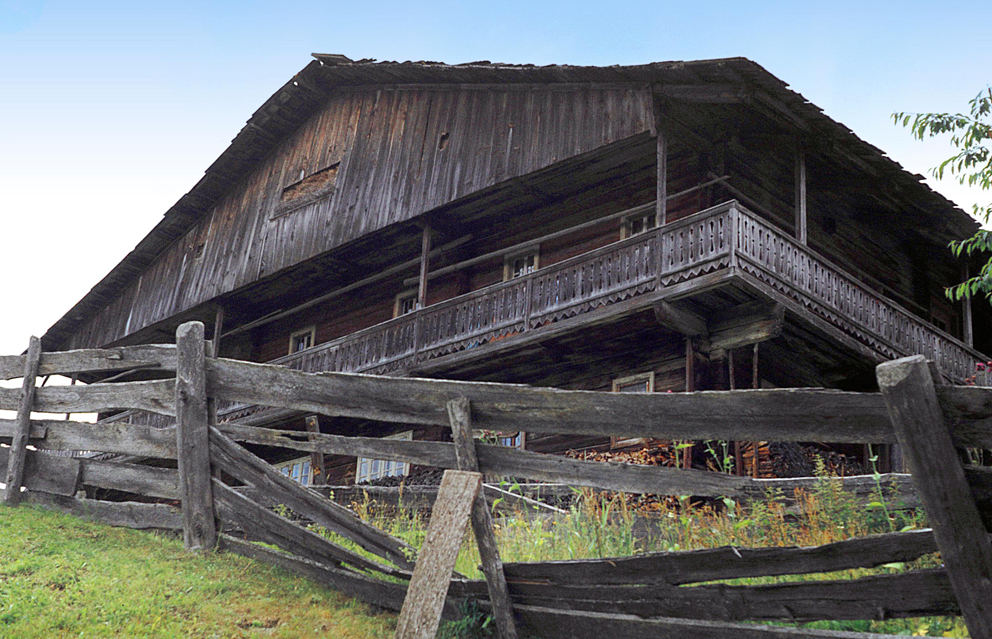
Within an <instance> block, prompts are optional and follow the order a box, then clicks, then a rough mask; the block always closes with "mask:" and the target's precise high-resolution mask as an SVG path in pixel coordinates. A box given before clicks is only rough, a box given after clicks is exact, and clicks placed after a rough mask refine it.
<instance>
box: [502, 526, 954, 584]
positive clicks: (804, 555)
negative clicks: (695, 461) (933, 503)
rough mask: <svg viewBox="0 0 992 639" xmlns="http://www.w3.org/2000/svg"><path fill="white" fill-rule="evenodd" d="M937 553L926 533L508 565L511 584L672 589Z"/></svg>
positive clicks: (507, 569)
mask: <svg viewBox="0 0 992 639" xmlns="http://www.w3.org/2000/svg"><path fill="white" fill-rule="evenodd" d="M936 551H937V544H936V542H935V541H934V538H933V533H932V532H931V531H930V530H929V529H927V530H914V531H909V532H901V533H891V534H887V535H876V536H871V537H861V538H857V539H850V540H847V541H840V542H837V543H833V544H825V545H822V546H812V547H806V548H797V547H787V548H736V547H734V548H732V547H729V546H727V547H723V548H710V549H705V550H691V551H685V552H662V553H648V554H644V555H637V556H635V557H613V558H607V559H576V560H570V561H548V562H540V563H507V564H504V566H503V569H504V570H505V572H506V578H507V580H508V581H522V582H544V583H548V584H563V585H575V584H668V585H672V586H675V585H680V584H691V583H698V582H702V581H716V580H721V579H740V578H744V577H769V576H780V575H797V574H806V573H815V572H831V571H836V570H847V569H851V568H870V567H874V566H881V565H883V564H887V563H893V562H900V561H912V560H914V559H917V558H919V557H921V556H923V555H925V554H927V553H932V552H936Z"/></svg>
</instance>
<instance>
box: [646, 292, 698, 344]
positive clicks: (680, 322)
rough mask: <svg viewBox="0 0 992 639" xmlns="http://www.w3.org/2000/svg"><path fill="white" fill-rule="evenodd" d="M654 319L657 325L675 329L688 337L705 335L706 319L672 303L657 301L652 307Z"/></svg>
mask: <svg viewBox="0 0 992 639" xmlns="http://www.w3.org/2000/svg"><path fill="white" fill-rule="evenodd" d="M654 318H655V319H656V320H658V323H659V324H661V325H663V326H667V327H669V328H672V329H675V330H676V331H678V332H679V333H682V334H683V335H686V336H688V337H697V336H700V335H703V336H705V335H707V334H708V333H709V329H708V328H707V326H706V319H705V318H703V317H700V316H699V315H696V314H695V313H693V312H691V311H688V310H686V309H685V308H683V307H681V306H679V305H677V304H675V303H673V302H666V301H665V300H659V301H658V302H656V303H655V305H654Z"/></svg>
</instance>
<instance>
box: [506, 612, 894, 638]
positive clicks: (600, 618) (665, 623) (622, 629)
mask: <svg viewBox="0 0 992 639" xmlns="http://www.w3.org/2000/svg"><path fill="white" fill-rule="evenodd" d="M515 610H516V612H517V618H518V619H519V620H520V622H521V624H522V628H523V629H525V630H527V631H528V632H530V633H532V634H534V635H535V636H539V637H547V638H548V639H553V638H557V637H562V638H568V639H602V638H603V637H623V638H624V639H659V638H669V639H726V638H727V637H734V639H811V638H812V639H895V635H883V634H873V633H862V632H845V631H841V630H813V629H810V628H783V627H781V626H762V625H758V624H739V623H728V622H719V621H701V620H695V619H664V618H658V619H642V618H640V617H637V616H634V615H611V614H598V613H590V612H582V611H577V610H554V609H551V608H541V607H536V606H517V607H516V608H515Z"/></svg>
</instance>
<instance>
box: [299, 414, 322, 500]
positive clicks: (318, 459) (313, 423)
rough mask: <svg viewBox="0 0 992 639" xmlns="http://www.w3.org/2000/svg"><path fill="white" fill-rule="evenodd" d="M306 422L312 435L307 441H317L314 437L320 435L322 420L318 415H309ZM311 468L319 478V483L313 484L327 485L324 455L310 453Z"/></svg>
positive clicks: (317, 452) (315, 452)
mask: <svg viewBox="0 0 992 639" xmlns="http://www.w3.org/2000/svg"><path fill="white" fill-rule="evenodd" d="M304 422H306V425H307V432H308V433H310V435H308V436H307V440H309V441H315V440H316V437H314V436H313V435H314V434H319V433H320V418H318V417H317V416H316V415H307V416H306V418H305V419H304ZM310 467H311V468H312V469H313V474H314V476H315V477H317V478H319V481H314V482H313V483H315V484H326V483H327V469H326V468H324V453H321V452H319V451H314V452H312V453H310Z"/></svg>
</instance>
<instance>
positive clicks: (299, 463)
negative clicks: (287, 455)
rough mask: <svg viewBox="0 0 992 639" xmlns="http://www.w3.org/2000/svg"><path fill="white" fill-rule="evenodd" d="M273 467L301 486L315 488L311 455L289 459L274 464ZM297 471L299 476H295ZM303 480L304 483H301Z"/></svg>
mask: <svg viewBox="0 0 992 639" xmlns="http://www.w3.org/2000/svg"><path fill="white" fill-rule="evenodd" d="M272 467H273V468H274V469H276V470H277V471H278V472H279V473H281V474H282V475H284V476H286V477H289V478H290V479H292V480H293V481H295V482H296V483H298V484H300V485H301V486H313V464H312V463H311V460H310V456H309V455H307V456H305V457H296V458H294V459H287V460H286V461H284V462H279V463H278V464H272ZM297 471H298V473H299V474H294V472H297ZM301 478H302V479H303V480H304V481H300V479H301Z"/></svg>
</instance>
